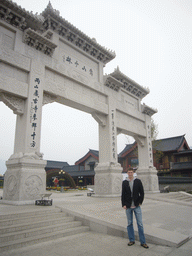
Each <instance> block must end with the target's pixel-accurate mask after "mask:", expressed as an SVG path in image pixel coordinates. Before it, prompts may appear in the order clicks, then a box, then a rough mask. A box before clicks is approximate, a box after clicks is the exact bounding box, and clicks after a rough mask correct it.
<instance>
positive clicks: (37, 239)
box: [0, 226, 89, 252]
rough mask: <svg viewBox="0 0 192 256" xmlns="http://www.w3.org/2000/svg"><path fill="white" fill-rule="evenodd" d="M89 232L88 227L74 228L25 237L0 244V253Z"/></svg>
mask: <svg viewBox="0 0 192 256" xmlns="http://www.w3.org/2000/svg"><path fill="white" fill-rule="evenodd" d="M87 231H89V227H87V226H80V227H75V228H69V229H65V230H59V231H57V232H53V233H48V234H41V235H36V236H33V237H27V238H24V239H19V240H16V241H9V242H6V243H2V244H1V245H0V251H1V252H3V251H8V250H12V249H16V248H21V247H25V246H29V245H34V244H37V243H42V242H46V241H50V240H53V239H58V238H61V237H66V236H72V235H75V234H79V233H83V232H87Z"/></svg>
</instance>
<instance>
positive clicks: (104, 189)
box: [97, 177, 110, 194]
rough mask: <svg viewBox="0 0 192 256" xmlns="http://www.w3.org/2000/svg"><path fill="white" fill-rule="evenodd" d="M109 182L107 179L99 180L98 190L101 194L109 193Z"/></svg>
mask: <svg viewBox="0 0 192 256" xmlns="http://www.w3.org/2000/svg"><path fill="white" fill-rule="evenodd" d="M109 184H110V183H109V180H107V178H103V177H101V178H99V179H98V180H97V190H98V191H99V193H100V194H107V193H108V192H109Z"/></svg>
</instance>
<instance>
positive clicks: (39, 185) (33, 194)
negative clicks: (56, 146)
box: [24, 175, 43, 199]
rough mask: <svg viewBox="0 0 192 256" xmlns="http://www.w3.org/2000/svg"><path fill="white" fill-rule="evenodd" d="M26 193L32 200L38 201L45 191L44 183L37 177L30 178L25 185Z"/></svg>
mask: <svg viewBox="0 0 192 256" xmlns="http://www.w3.org/2000/svg"><path fill="white" fill-rule="evenodd" d="M24 191H25V193H26V195H27V196H28V197H29V198H30V199H36V198H37V196H38V195H39V194H41V193H42V191H43V182H42V180H41V178H40V177H39V176H37V175H31V176H29V177H28V178H27V179H26V181H25V183H24Z"/></svg>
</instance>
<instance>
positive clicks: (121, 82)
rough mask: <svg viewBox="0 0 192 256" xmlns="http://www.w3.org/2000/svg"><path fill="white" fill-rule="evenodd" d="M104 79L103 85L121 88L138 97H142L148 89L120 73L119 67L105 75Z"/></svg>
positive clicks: (115, 88) (114, 88) (116, 89)
mask: <svg viewBox="0 0 192 256" xmlns="http://www.w3.org/2000/svg"><path fill="white" fill-rule="evenodd" d="M105 79H106V80H105V86H108V87H109V88H111V89H113V90H115V91H118V90H119V88H121V89H123V90H125V91H127V92H129V93H131V94H133V95H134V96H136V97H137V98H139V99H142V98H144V97H145V96H146V95H147V94H148V93H149V89H147V88H144V87H142V86H140V85H139V84H137V83H136V82H135V81H133V80H132V79H130V78H129V77H127V76H125V75H124V74H123V73H121V71H120V70H119V67H117V69H115V71H114V72H113V73H111V74H110V75H108V76H106V78H105Z"/></svg>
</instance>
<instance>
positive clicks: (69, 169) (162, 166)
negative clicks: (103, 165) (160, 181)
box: [45, 135, 192, 186]
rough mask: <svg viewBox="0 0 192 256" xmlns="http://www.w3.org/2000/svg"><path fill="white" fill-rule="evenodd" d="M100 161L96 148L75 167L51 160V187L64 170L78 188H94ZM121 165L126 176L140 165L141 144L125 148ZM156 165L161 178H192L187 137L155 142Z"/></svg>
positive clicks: (49, 179)
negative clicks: (130, 169) (139, 150)
mask: <svg viewBox="0 0 192 256" xmlns="http://www.w3.org/2000/svg"><path fill="white" fill-rule="evenodd" d="M98 162H99V151H98V150H93V149H89V151H88V153H87V154H85V155H84V156H83V157H82V158H80V159H79V160H77V161H76V162H75V165H69V164H68V163H67V162H59V161H47V166H46V168H45V170H46V172H47V185H51V184H52V183H53V178H54V177H58V178H59V171H60V170H64V171H65V172H66V173H67V175H68V176H69V177H72V179H73V180H74V182H75V184H76V186H87V185H94V176H95V171H94V169H95V167H96V165H97V163H98ZM118 162H119V163H120V164H121V166H122V167H123V173H125V172H126V170H127V168H128V167H137V166H139V162H138V149H137V142H134V143H132V144H127V145H126V146H125V148H124V149H123V150H122V151H121V152H120V153H119V154H118ZM153 162H154V166H155V167H156V169H157V171H158V175H159V176H173V177H192V149H190V147H189V146H188V144H187V141H186V139H185V135H182V136H177V137H171V138H166V139H160V140H155V141H153ZM60 178H61V177H60ZM60 180H61V179H60ZM69 180H70V179H69ZM60 185H61V184H60ZM64 185H68V186H70V184H69V181H67V180H65V181H64Z"/></svg>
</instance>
